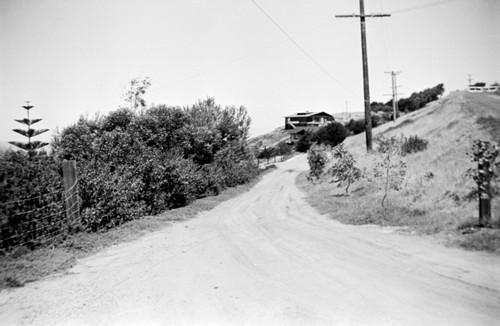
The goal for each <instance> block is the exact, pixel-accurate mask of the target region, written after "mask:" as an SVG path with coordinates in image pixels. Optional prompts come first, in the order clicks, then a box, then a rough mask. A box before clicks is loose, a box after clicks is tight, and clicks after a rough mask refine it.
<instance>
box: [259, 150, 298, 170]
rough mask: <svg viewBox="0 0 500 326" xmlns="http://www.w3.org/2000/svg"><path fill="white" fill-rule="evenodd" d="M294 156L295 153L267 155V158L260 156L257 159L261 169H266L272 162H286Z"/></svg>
mask: <svg viewBox="0 0 500 326" xmlns="http://www.w3.org/2000/svg"><path fill="white" fill-rule="evenodd" d="M292 156H293V153H290V154H283V155H272V156H269V157H265V158H258V159H256V163H257V165H258V166H259V169H265V168H267V167H268V166H270V165H272V164H276V163H280V162H284V161H286V160H288V159H290V158H291V157H292Z"/></svg>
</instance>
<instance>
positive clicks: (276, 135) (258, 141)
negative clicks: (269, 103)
mask: <svg viewBox="0 0 500 326" xmlns="http://www.w3.org/2000/svg"><path fill="white" fill-rule="evenodd" d="M288 138H290V136H289V135H288V134H287V133H285V128H283V127H278V128H276V129H274V130H273V131H271V132H268V133H266V134H262V135H259V136H256V137H252V138H250V139H249V140H248V144H249V146H250V147H251V148H253V149H254V151H255V152H260V151H262V150H263V149H264V148H271V147H275V146H277V145H278V144H279V143H281V142H284V141H286V140H287V139H288Z"/></svg>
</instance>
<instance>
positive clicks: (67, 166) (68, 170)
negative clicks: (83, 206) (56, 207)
mask: <svg viewBox="0 0 500 326" xmlns="http://www.w3.org/2000/svg"><path fill="white" fill-rule="evenodd" d="M63 177H64V199H65V203H66V217H67V219H68V222H70V221H71V220H73V221H74V220H76V221H78V222H80V203H79V198H78V187H77V185H76V183H77V181H78V179H77V173H76V162H75V161H67V160H64V161H63ZM71 226H72V223H69V228H70V229H71Z"/></svg>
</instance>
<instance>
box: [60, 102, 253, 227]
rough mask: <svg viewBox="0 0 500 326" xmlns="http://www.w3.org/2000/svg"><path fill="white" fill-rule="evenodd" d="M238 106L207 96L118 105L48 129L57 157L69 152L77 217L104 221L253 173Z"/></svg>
mask: <svg viewBox="0 0 500 326" xmlns="http://www.w3.org/2000/svg"><path fill="white" fill-rule="evenodd" d="M249 126H250V118H249V117H248V116H247V113H246V109H245V108H244V107H239V108H236V107H225V108H222V107H221V106H219V105H216V104H215V101H214V100H213V99H211V98H208V99H206V100H204V101H199V102H198V103H196V104H195V105H193V106H191V107H186V108H184V109H181V108H177V107H173V108H172V107H166V106H164V105H160V106H156V107H152V108H150V109H146V110H142V111H140V112H137V111H133V110H129V109H119V110H117V111H115V112H112V113H110V114H109V115H108V116H104V117H96V118H94V119H88V118H84V117H82V118H80V120H79V121H78V122H77V123H75V124H74V125H73V126H70V127H68V128H65V129H64V130H63V131H62V133H61V134H60V135H59V136H57V137H56V139H55V142H54V148H55V153H56V157H57V159H58V160H62V159H64V158H66V159H75V160H76V161H77V165H78V169H79V175H80V180H81V183H80V193H81V209H82V219H83V222H84V225H85V226H86V227H87V228H88V229H89V230H91V231H96V230H99V229H108V228H111V227H114V226H116V225H119V224H121V223H123V222H125V221H128V220H131V219H134V218H138V217H140V216H143V215H146V214H157V213H160V212H161V211H163V210H167V209H170V208H174V207H181V206H185V205H187V204H189V203H190V202H191V201H192V200H194V199H196V198H199V197H204V196H208V195H212V194H217V193H219V192H220V191H221V190H223V189H225V188H227V187H232V186H235V185H238V184H242V183H245V182H248V181H249V180H250V179H251V178H253V177H255V176H256V175H257V173H258V168H257V166H256V165H255V164H254V162H253V157H252V155H250V151H249V149H248V146H247V143H246V140H247V137H248V129H249Z"/></svg>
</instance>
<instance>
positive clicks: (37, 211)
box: [0, 150, 67, 248]
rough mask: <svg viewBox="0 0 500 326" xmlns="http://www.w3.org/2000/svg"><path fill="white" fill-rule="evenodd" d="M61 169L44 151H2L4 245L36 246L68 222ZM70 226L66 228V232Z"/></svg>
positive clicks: (0, 193)
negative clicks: (65, 212)
mask: <svg viewBox="0 0 500 326" xmlns="http://www.w3.org/2000/svg"><path fill="white" fill-rule="evenodd" d="M65 218H66V216H65V214H64V204H63V183H62V171H61V168H60V165H59V164H57V163H56V162H55V161H54V160H53V158H52V157H50V156H49V155H47V154H46V153H45V152H40V153H34V155H33V156H31V157H30V156H29V155H28V154H27V153H23V152H21V151H12V150H7V151H5V152H2V153H1V154H0V233H1V234H0V239H1V240H2V241H1V242H0V247H1V248H8V247H12V246H15V245H18V244H21V243H23V244H27V245H28V246H29V247H34V246H37V245H38V244H39V243H40V241H39V239H44V238H46V237H50V236H51V235H53V234H54V233H60V232H59V231H60V228H61V224H62V223H64V222H65ZM66 231H67V229H65V232H66Z"/></svg>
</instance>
